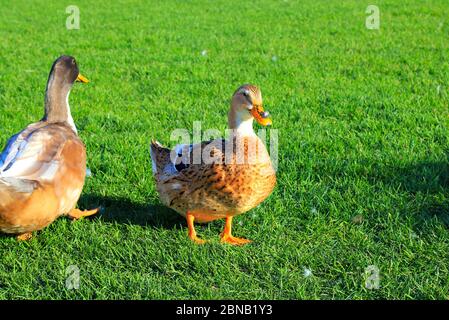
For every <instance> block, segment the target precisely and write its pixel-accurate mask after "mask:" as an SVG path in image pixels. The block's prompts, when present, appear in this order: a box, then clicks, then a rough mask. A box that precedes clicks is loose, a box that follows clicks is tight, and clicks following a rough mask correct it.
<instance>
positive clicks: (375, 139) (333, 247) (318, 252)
mask: <svg viewBox="0 0 449 320" xmlns="http://www.w3.org/2000/svg"><path fill="white" fill-rule="evenodd" d="M1 2H2V3H1V7H2V10H1V11H0V40H1V41H0V52H1V53H0V66H1V70H0V128H1V130H0V143H1V144H2V146H3V145H4V144H5V143H6V140H7V138H8V137H10V136H11V135H12V134H13V133H16V132H18V131H20V130H21V129H22V128H24V127H25V126H26V125H27V124H28V123H30V122H34V121H36V120H39V119H40V117H41V116H42V114H43V98H44V90H45V84H46V81H47V77H48V72H49V70H50V67H51V64H52V62H53V61H54V60H55V59H56V58H57V57H58V56H60V55H61V54H70V55H73V56H75V57H76V58H77V60H78V63H79V66H80V70H81V73H82V74H83V75H85V76H86V77H87V78H89V79H90V80H91V83H89V84H88V85H80V84H77V85H76V86H75V87H74V89H73V90H72V94H71V96H70V105H71V109H72V114H73V117H74V119H75V122H76V124H77V127H78V130H79V132H80V136H81V138H82V139H83V141H84V142H85V144H86V146H87V153H88V160H87V162H88V167H89V168H90V169H91V171H92V176H91V177H90V178H87V180H86V185H85V187H84V191H83V195H82V198H81V200H80V202H79V205H80V207H81V208H92V207H95V206H98V205H103V206H104V207H105V210H104V212H103V213H102V214H101V215H99V216H97V217H93V218H89V219H83V220H80V221H77V222H71V221H70V220H68V219H65V218H61V219H58V220H57V221H56V222H55V223H53V224H52V225H51V226H49V227H48V228H46V229H44V230H43V231H40V232H38V233H36V234H35V237H34V238H33V239H32V240H31V241H29V242H25V243H18V242H17V241H16V240H15V238H13V237H7V236H0V298H1V299H12V298H29V299H37V298H43V299H75V298H76V299H122V298H125V299H134V298H135V299H193V298H196V299H212V298H214V299H230V298H236V299H383V298H386V299H399V298H400V299H416V298H418V299H423V298H424V299H435V298H438V299H448V298H449V230H448V227H449V167H448V164H449V160H448V149H449V135H448V129H449V128H448V124H449V123H448V116H449V112H448V102H449V19H448V17H449V7H448V3H447V0H432V1H427V2H426V3H425V4H423V3H422V1H419V0H410V1H407V2H404V3H400V2H399V1H395V0H388V1H381V0H379V1H375V3H373V1H368V2H365V1H356V0H351V1H342V2H340V1H318V0H304V1H296V0H295V1H294V0H285V1H269V0H260V1H253V2H247V1H233V0H232V1H231V0H218V1H206V0H201V1H193V0H192V1H189V0H184V1H180V0H178V1H175V0H171V1H151V3H145V4H144V3H143V1H142V2H140V1H113V2H112V3H111V2H110V1H97V2H95V4H93V2H91V1H73V3H67V4H64V3H61V2H60V1H58V2H57V1H54V2H53V3H49V1H32V2H30V1H24V0H20V1H19V0H15V1H1ZM69 4H76V5H77V6H78V7H79V9H80V29H79V30H67V29H66V27H65V24H66V18H67V16H68V14H67V13H66V12H65V8H66V6H67V5H69ZM369 4H376V5H377V6H378V7H379V9H380V29H379V30H368V29H367V28H366V27H365V19H366V17H367V16H368V14H367V13H365V10H366V7H367V6H368V5H369ZM203 51H205V52H203ZM202 52H203V54H202ZM247 82H250V83H254V84H257V85H258V86H260V88H261V89H262V93H263V95H264V102H265V106H266V108H267V109H268V110H270V112H271V114H272V119H273V128H274V129H278V130H279V137H280V143H279V168H278V173H277V175H278V185H277V187H276V189H275V191H274V193H273V194H272V195H271V196H270V198H268V200H267V201H265V202H264V203H262V204H261V205H260V206H259V207H257V208H255V209H253V210H252V211H250V212H249V213H247V214H245V215H242V216H240V217H238V218H236V219H235V226H234V230H235V231H234V233H235V235H236V236H244V237H247V238H249V239H252V240H253V243H252V244H250V245H248V246H245V247H232V246H228V245H221V244H220V243H219V237H218V236H219V233H220V232H221V230H222V228H223V221H216V222H213V223H210V224H207V225H199V226H198V227H197V231H198V233H199V235H200V236H201V237H202V238H206V239H211V242H210V243H209V244H206V245H204V246H198V245H194V244H192V243H191V242H190V241H189V240H188V238H187V228H186V223H185V222H184V220H183V219H182V218H181V217H180V216H178V215H177V214H176V213H175V212H174V211H171V210H170V209H167V208H165V207H163V206H162V205H161V202H160V200H159V198H158V195H157V193H156V190H155V184H154V182H153V179H152V173H151V162H150V156H149V142H150V140H151V138H153V137H154V138H157V139H158V140H159V141H161V142H162V143H164V144H166V145H174V142H170V133H171V130H172V129H175V128H188V129H189V130H190V131H191V130H192V129H191V128H192V124H193V121H202V127H203V128H205V129H207V128H218V129H220V130H223V131H224V129H225V128H226V126H227V111H228V108H229V101H230V97H231V95H232V93H233V92H234V90H235V89H236V88H237V87H238V86H239V85H241V84H243V83H247ZM70 266H77V267H78V268H79V271H80V287H79V289H77V290H68V289H67V288H66V286H65V283H66V278H67V273H66V271H67V268H69V267H70ZM369 266H374V267H373V268H378V270H379V275H380V280H379V281H380V282H379V284H380V286H379V288H378V289H369V288H367V285H366V280H367V279H368V281H369V279H371V278H370V277H368V275H367V273H366V272H365V271H366V269H367V268H369ZM367 277H368V278H367ZM368 287H369V286H368Z"/></svg>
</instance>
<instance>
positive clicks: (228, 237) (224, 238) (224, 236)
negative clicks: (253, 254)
mask: <svg viewBox="0 0 449 320" xmlns="http://www.w3.org/2000/svg"><path fill="white" fill-rule="evenodd" d="M231 231H232V217H231V216H228V217H226V224H225V227H224V230H223V232H222V233H221V242H223V243H229V244H232V245H243V244H247V243H250V242H251V240H248V239H244V238H236V237H234V236H233V235H232V233H231Z"/></svg>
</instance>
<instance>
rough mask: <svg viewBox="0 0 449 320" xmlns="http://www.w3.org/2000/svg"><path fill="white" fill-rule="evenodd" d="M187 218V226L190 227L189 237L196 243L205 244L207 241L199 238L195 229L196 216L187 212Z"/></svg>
mask: <svg viewBox="0 0 449 320" xmlns="http://www.w3.org/2000/svg"><path fill="white" fill-rule="evenodd" d="M186 220H187V226H188V227H189V238H190V239H191V240H192V241H193V242H195V243H196V244H204V243H206V241H204V240H202V239H200V238H198V236H197V235H196V231H195V226H194V225H193V222H194V221H195V217H194V216H193V214H191V213H190V212H187V214H186Z"/></svg>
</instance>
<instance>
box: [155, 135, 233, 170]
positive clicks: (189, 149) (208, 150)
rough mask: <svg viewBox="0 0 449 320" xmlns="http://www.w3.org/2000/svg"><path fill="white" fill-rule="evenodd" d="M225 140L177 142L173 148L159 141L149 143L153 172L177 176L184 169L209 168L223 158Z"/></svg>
mask: <svg viewBox="0 0 449 320" xmlns="http://www.w3.org/2000/svg"><path fill="white" fill-rule="evenodd" d="M225 144H226V140H224V139H217V140H210V141H204V142H201V143H197V144H190V145H189V144H179V145H177V146H176V147H175V148H173V149H171V150H170V149H168V148H164V147H163V146H162V145H161V144H160V143H159V142H157V141H153V142H152V143H151V150H150V151H151V160H152V164H153V173H154V174H155V175H156V176H158V177H171V176H177V175H180V174H182V173H183V172H186V169H188V168H192V167H195V168H196V169H197V170H204V169H206V168H210V167H211V166H213V165H214V164H215V163H217V162H220V163H221V162H222V159H224V155H225V152H224V146H225Z"/></svg>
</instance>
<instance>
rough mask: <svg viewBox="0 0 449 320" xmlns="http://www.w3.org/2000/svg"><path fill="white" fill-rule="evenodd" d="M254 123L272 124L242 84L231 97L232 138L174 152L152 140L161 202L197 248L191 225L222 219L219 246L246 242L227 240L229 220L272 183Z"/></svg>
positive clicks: (254, 92) (253, 91) (256, 94)
mask: <svg viewBox="0 0 449 320" xmlns="http://www.w3.org/2000/svg"><path fill="white" fill-rule="evenodd" d="M254 119H256V121H257V122H258V123H259V124H261V125H263V126H266V125H270V124H271V120H270V119H269V117H268V113H267V112H264V110H263V107H262V95H261V92H260V90H259V88H257V87H256V86H254V85H243V86H241V87H240V88H238V89H237V91H236V92H235V93H234V96H233V98H232V102H231V109H230V111H229V115H228V124H229V128H230V129H232V130H231V132H232V133H231V134H230V137H229V138H228V139H227V140H225V139H217V140H212V141H208V142H202V143H199V144H194V145H178V146H177V147H176V148H175V149H173V150H170V149H167V148H164V147H162V146H161V145H160V144H159V143H158V142H156V141H153V142H152V144H151V158H152V163H153V174H154V177H155V180H156V185H157V190H158V192H159V195H160V198H161V201H162V202H163V203H164V204H165V205H167V206H168V207H170V208H172V209H174V210H175V211H177V212H178V213H180V214H181V215H183V216H184V217H185V218H186V220H187V225H188V228H189V237H190V239H192V240H193V241H195V242H196V243H204V240H201V239H199V238H198V237H197V234H196V232H195V228H194V222H195V221H196V222H199V223H206V222H210V221H213V220H216V219H226V224H225V227H224V231H223V233H222V234H221V241H222V242H225V243H229V244H235V245H241V244H245V243H248V242H250V241H249V240H247V239H243V238H237V237H234V236H233V235H232V233H231V227H232V219H233V217H235V216H237V215H239V214H242V213H245V212H247V211H248V210H251V209H252V208H254V207H256V206H257V205H258V204H260V203H261V202H262V201H264V200H265V199H266V198H267V197H268V196H269V195H270V194H271V192H272V191H273V188H274V186H275V184H276V174H275V170H274V169H273V166H272V163H271V160H270V156H269V154H268V152H267V150H266V147H265V145H264V144H263V143H262V141H261V140H260V139H259V137H258V136H257V135H256V134H255V132H254V130H253V120H254ZM198 155H201V156H200V157H198ZM195 159H197V161H195ZM198 159H199V160H198Z"/></svg>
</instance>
